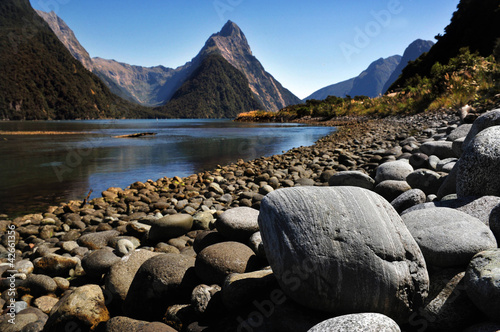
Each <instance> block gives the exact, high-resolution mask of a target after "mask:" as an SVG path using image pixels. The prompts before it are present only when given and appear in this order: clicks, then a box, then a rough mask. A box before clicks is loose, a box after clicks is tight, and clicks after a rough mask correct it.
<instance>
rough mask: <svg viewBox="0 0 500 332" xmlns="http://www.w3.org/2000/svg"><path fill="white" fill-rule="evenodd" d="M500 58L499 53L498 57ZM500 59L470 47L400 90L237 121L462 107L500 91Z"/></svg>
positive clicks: (260, 113) (247, 116) (330, 99)
mask: <svg viewBox="0 0 500 332" xmlns="http://www.w3.org/2000/svg"><path fill="white" fill-rule="evenodd" d="M499 57H500V56H499ZM499 80H500V66H499V60H495V58H494V57H493V56H490V57H488V58H484V57H481V56H479V55H478V54H476V53H471V52H469V51H468V50H467V49H462V50H461V52H460V54H459V55H458V56H457V57H455V58H452V59H451V60H450V61H449V63H448V64H445V65H442V64H440V63H436V64H435V65H434V66H433V68H432V71H431V75H430V76H429V77H420V76H418V75H416V76H415V77H413V78H412V79H411V81H410V82H409V84H408V85H407V86H406V87H405V88H403V89H401V90H400V91H396V92H392V93H390V94H387V95H384V96H381V97H378V98H368V97H366V96H355V97H350V96H347V97H346V98H339V97H335V96H329V97H328V98H326V99H325V100H308V101H306V102H305V103H304V104H299V105H293V106H289V107H286V108H284V109H282V110H280V111H279V112H276V113H270V112H264V111H254V112H247V113H242V114H239V115H238V118H237V121H276V120H277V121H280V120H283V119H284V120H290V119H297V118H307V117H312V118H327V119H330V118H334V117H341V116H342V117H345V116H382V117H383V116H389V115H398V114H416V113H421V112H426V111H436V110H439V109H442V108H460V107H462V106H464V105H467V104H468V105H471V106H475V105H481V104H484V103H487V102H488V101H489V100H491V99H492V98H493V97H495V96H496V95H498V94H499V93H500V84H499Z"/></svg>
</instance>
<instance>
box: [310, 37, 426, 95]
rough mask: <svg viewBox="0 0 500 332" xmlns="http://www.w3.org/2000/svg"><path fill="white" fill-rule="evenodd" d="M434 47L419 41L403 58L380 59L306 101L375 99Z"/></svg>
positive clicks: (416, 41)
mask: <svg viewBox="0 0 500 332" xmlns="http://www.w3.org/2000/svg"><path fill="white" fill-rule="evenodd" d="M432 45H434V43H433V42H432V41H430V40H421V39H417V40H415V41H414V42H412V43H411V44H410V45H409V46H408V47H407V48H406V50H405V51H404V54H403V57H401V56H399V55H394V56H392V57H389V58H386V59H382V58H381V59H378V60H377V61H374V62H372V63H371V64H370V66H368V68H367V69H366V70H364V71H363V72H362V73H361V74H360V75H359V76H357V77H353V78H351V79H348V80H346V81H343V82H340V83H336V84H332V85H329V86H327V87H325V88H322V89H320V90H318V91H316V92H314V93H312V94H311V95H310V96H309V97H307V98H305V99H304V100H309V99H316V100H323V99H326V98H327V97H328V96H336V97H342V98H343V97H345V96H347V95H349V96H353V97H354V96H368V97H372V98H373V97H377V96H379V95H382V94H384V93H385V92H387V89H388V88H389V86H390V85H391V84H392V83H394V81H396V79H397V78H398V77H399V75H400V74H401V72H402V71H403V69H404V68H405V67H406V65H407V64H408V63H409V62H410V61H413V60H415V59H417V58H418V57H419V56H420V55H422V54H423V53H425V52H428V51H429V50H430V48H431V47H432Z"/></svg>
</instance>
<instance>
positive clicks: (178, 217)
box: [148, 213, 193, 243]
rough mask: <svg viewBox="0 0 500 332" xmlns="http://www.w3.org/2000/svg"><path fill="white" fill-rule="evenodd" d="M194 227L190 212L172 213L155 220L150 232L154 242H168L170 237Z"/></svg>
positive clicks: (182, 233)
mask: <svg viewBox="0 0 500 332" xmlns="http://www.w3.org/2000/svg"><path fill="white" fill-rule="evenodd" d="M192 227H193V217H192V216H190V215H189V214H182V213H178V214H172V215H169V216H166V217H163V218H160V219H158V220H155V221H154V222H153V223H152V225H151V228H150V230H149V233H148V239H149V241H150V242H152V243H157V242H162V241H163V242H166V241H167V240H169V239H172V238H175V237H178V236H181V235H184V234H186V233H187V232H189V231H190V230H191V228H192Z"/></svg>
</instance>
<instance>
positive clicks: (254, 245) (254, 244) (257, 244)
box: [248, 232, 266, 260]
mask: <svg viewBox="0 0 500 332" xmlns="http://www.w3.org/2000/svg"><path fill="white" fill-rule="evenodd" d="M248 245H249V246H250V248H251V249H252V250H253V252H254V253H255V254H256V255H257V257H259V258H261V259H264V260H266V251H265V250H264V243H262V235H261V234H260V232H255V233H253V234H252V236H250V239H249V240H248Z"/></svg>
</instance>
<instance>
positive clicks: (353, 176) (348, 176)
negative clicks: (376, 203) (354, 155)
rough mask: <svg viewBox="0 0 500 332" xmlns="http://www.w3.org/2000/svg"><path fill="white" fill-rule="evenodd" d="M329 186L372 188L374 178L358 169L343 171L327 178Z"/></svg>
mask: <svg viewBox="0 0 500 332" xmlns="http://www.w3.org/2000/svg"><path fill="white" fill-rule="evenodd" d="M328 184H329V185H330V186H353V187H361V188H365V189H369V190H373V188H374V187H375V180H373V179H372V178H371V177H370V176H368V175H366V174H365V173H362V172H359V171H343V172H338V173H336V174H334V175H333V176H332V177H331V178H330V179H329V180H328Z"/></svg>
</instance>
